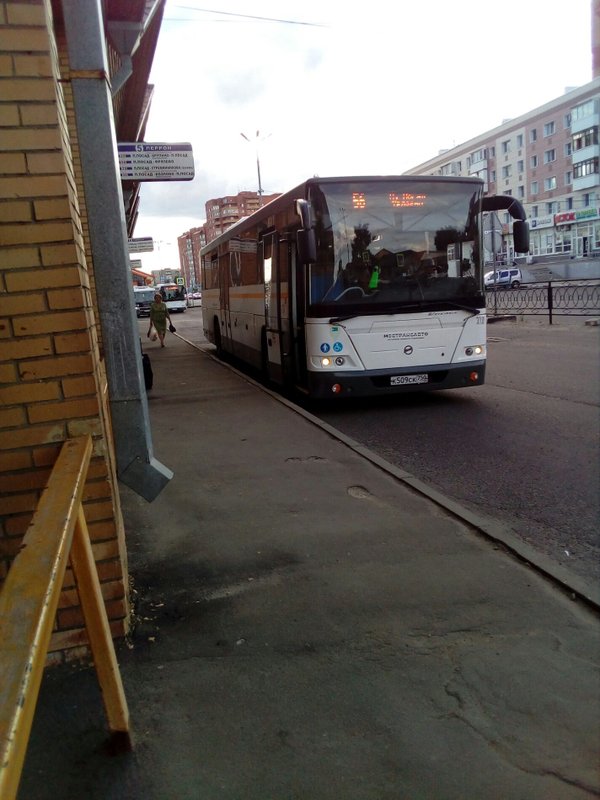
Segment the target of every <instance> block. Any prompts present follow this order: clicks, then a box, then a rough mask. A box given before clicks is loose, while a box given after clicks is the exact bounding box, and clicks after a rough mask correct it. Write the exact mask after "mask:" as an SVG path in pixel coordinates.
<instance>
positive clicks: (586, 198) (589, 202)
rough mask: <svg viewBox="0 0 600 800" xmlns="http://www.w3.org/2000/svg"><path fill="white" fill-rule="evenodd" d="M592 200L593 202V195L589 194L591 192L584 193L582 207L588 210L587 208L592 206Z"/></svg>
mask: <svg viewBox="0 0 600 800" xmlns="http://www.w3.org/2000/svg"><path fill="white" fill-rule="evenodd" d="M593 200H594V195H593V193H591V192H586V193H585V194H584V195H583V205H584V207H585V208H589V207H590V206H591V205H592V202H593Z"/></svg>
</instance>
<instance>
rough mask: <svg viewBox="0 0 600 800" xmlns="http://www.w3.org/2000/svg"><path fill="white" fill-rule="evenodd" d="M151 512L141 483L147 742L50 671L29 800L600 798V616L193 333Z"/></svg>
mask: <svg viewBox="0 0 600 800" xmlns="http://www.w3.org/2000/svg"><path fill="white" fill-rule="evenodd" d="M149 352H150V353H151V357H152V366H153V369H154V376H155V388H154V389H153V391H152V392H151V395H150V411H151V418H152V425H153V439H154V446H155V451H156V454H157V457H159V458H160V460H161V461H163V463H165V464H166V465H167V466H169V467H170V468H171V469H173V470H174V472H175V478H174V479H173V480H172V481H171V483H170V484H169V486H167V487H166V489H165V490H164V491H163V492H162V494H161V495H160V497H159V498H158V500H156V501H155V502H154V503H153V504H150V505H148V504H147V503H145V502H144V501H143V500H142V499H141V498H139V497H137V496H136V495H134V494H133V493H132V492H130V491H129V490H127V489H122V500H123V509H124V515H125V520H126V528H127V535H128V549H129V557H130V570H131V574H132V578H133V585H134V587H135V597H136V613H137V619H138V623H137V626H136V628H135V631H134V634H133V637H132V641H131V646H130V648H128V647H126V646H125V645H123V646H122V647H121V648H120V651H119V660H120V663H121V668H122V674H123V678H124V682H125V686H126V692H127V697H128V702H129V706H130V712H131V720H132V729H133V736H134V742H135V749H134V751H133V753H131V754H128V755H121V756H117V757H109V756H107V755H106V754H105V753H104V751H103V748H102V743H103V741H104V738H105V735H106V728H105V720H104V716H103V711H102V706H101V700H100V697H99V692H98V689H97V685H96V679H95V674H94V672H93V671H90V670H83V669H80V668H73V667H67V668H64V669H63V668H61V669H58V670H52V671H49V672H48V673H47V674H46V677H45V679H44V685H43V690H42V694H41V698H40V704H39V711H38V714H37V716H36V719H35V723H34V731H33V735H32V739H31V743H30V748H29V754H28V757H27V761H26V764H25V770H24V775H23V780H22V785H21V792H20V795H19V797H20V800H46V798H52V800H55V798H56V797H62V798H69V799H70V798H73V799H75V798H77V799H79V798H86V800H95V799H96V798H98V800H113V798H114V799H115V800H116V798H119V800H121V799H122V798H131V799H132V800H137V798H140V799H141V798H144V800H175V798H176V799H177V800H188V798H189V800H196V798H197V799H198V800H199V799H200V798H202V800H213V799H214V800H217V799H218V800H292V798H293V800H330V799H331V800H334V798H335V800H340V799H342V798H343V800H404V799H405V798H406V800H424V799H425V798H427V799H428V800H429V799H430V798H431V800H459V798H460V800H511V799H512V798H515V800H571V799H573V800H577V799H579V798H591V797H598V796H600V763H599V758H598V752H599V750H598V746H599V744H600V669H599V664H600V636H599V633H600V626H599V620H598V616H597V615H596V614H594V613H592V612H591V611H589V610H588V609H587V608H586V607H585V606H583V605H582V604H580V603H578V602H574V601H573V600H571V599H570V597H569V596H568V594H566V593H564V592H562V591H561V590H559V589H558V588H556V586H555V585H554V584H552V583H550V582H548V581H547V580H546V579H544V578H542V577H541V576H540V575H539V574H538V573H536V572H535V571H533V570H532V569H529V568H528V567H526V566H525V565H524V564H522V563H520V562H518V561H517V560H515V559H514V558H513V557H512V556H510V554H508V553H507V552H505V551H504V550H503V549H502V548H501V547H499V546H496V547H494V546H493V545H492V544H490V543H489V542H487V541H484V540H482V539H481V538H480V537H479V536H478V535H477V534H476V533H475V532H474V531H473V530H471V529H470V528H469V527H467V525H466V524H465V523H463V522H461V521H460V520H458V519H457V518H455V517H453V516H451V515H450V514H449V513H448V512H446V511H444V510H442V509H441V508H439V507H438V506H437V505H435V504H434V503H432V502H431V501H430V500H428V499H427V498H425V497H423V496H422V495H420V494H418V493H416V492H413V491H412V490H411V489H410V488H408V487H407V486H405V485H403V484H401V483H400V482H398V481H397V480H395V479H394V478H393V477H392V476H391V475H389V474H388V473H386V472H384V471H382V470H381V469H379V468H378V467H377V465H376V464H374V463H373V462H372V461H370V460H368V459H366V458H364V457H363V456H361V454H360V453H358V452H356V451H355V450H352V449H350V448H349V447H347V446H346V445H345V444H344V443H343V442H341V441H339V440H338V439H337V438H335V437H334V436H331V435H329V434H328V433H327V431H325V430H323V429H322V428H320V427H318V426H316V425H314V424H312V423H311V421H310V420H309V419H307V418H306V417H305V416H302V415H300V414H297V413H296V412H295V411H294V410H293V408H292V407H291V406H289V405H286V404H284V403H281V402H279V401H278V400H277V399H275V398H273V397H271V396H270V395H269V394H268V393H266V392H264V391H262V390H261V389H260V388H259V387H256V386H255V385H254V384H253V383H252V382H251V381H248V380H247V379H245V378H244V377H243V376H240V375H239V374H238V373H236V372H235V371H232V370H230V369H229V368H228V367H227V366H225V365H223V364H220V363H219V362H217V361H215V360H213V359H212V358H211V357H210V356H209V355H208V354H207V353H205V352H202V351H199V350H198V349H195V348H193V347H192V346H190V345H189V344H186V343H185V342H184V341H183V340H181V339H179V338H177V337H169V338H168V339H167V347H166V348H165V349H164V350H160V349H155V348H149Z"/></svg>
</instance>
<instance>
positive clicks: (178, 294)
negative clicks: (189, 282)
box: [160, 284, 185, 303]
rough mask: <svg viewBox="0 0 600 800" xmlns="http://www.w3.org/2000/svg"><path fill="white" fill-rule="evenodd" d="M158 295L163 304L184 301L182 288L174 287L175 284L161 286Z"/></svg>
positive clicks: (183, 288) (183, 289)
mask: <svg viewBox="0 0 600 800" xmlns="http://www.w3.org/2000/svg"><path fill="white" fill-rule="evenodd" d="M160 293H161V294H162V296H163V300H164V301H165V303H168V302H170V301H172V300H185V287H184V286H176V285H175V284H173V285H172V286H161V287H160Z"/></svg>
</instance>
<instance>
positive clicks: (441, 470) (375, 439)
mask: <svg viewBox="0 0 600 800" xmlns="http://www.w3.org/2000/svg"><path fill="white" fill-rule="evenodd" d="M143 324H144V323H142V325H143ZM175 324H176V325H177V327H178V330H179V332H180V333H181V334H182V335H183V336H186V337H189V338H190V340H191V341H196V342H198V343H204V344H206V342H205V340H204V338H203V336H202V330H201V328H202V323H201V310H200V308H192V309H188V312H187V313H186V314H185V315H181V316H178V317H177V318H175ZM599 332H600V328H598V327H591V326H586V325H585V321H584V320H582V319H560V320H559V321H558V324H554V325H552V326H550V325H548V323H547V321H545V320H543V321H541V320H535V319H533V320H529V321H528V322H510V321H503V322H499V323H495V324H494V325H490V326H489V327H488V367H487V376H486V384H485V385H484V386H481V387H475V388H472V389H465V390H450V391H445V392H430V393H426V392H424V393H418V394H409V395H404V396H397V397H389V398H384V399H368V400H366V399H365V400H355V401H350V402H344V403H343V404H339V405H334V404H331V403H318V404H317V403H314V402H313V403H309V404H306V407H307V408H308V410H310V411H311V413H313V414H314V415H315V416H318V417H319V418H320V419H322V420H324V421H325V422H327V423H328V424H330V425H332V426H334V427H335V428H337V429H338V430H339V431H341V432H342V433H344V434H346V435H347V436H350V437H351V438H353V439H355V440H356V441H358V442H360V443H361V444H364V445H366V446H367V447H369V448H370V449H371V450H373V451H374V452H376V453H377V454H379V455H381V456H382V457H383V458H385V459H386V460H387V461H389V462H391V463H392V464H395V465H397V466H399V467H401V468H402V469H404V470H406V471H408V472H410V473H412V474H413V475H415V476H416V477H418V478H420V479H421V480H423V481H425V482H426V483H427V484H429V485H430V486H431V487H432V488H435V489H437V490H439V491H441V492H442V493H443V494H445V495H447V496H448V497H450V498H452V499H454V500H456V501H458V502H460V503H461V504H462V505H463V506H465V507H467V508H469V509H471V510H473V511H476V512H478V513H483V514H485V515H486V516H488V517H492V518H494V519H498V520H501V521H502V522H503V523H504V524H505V525H508V526H510V527H511V528H512V530H513V531H514V533H515V534H516V536H517V537H519V538H521V539H522V540H524V541H526V542H527V543H528V544H529V545H531V546H532V547H534V548H535V549H536V550H538V551H540V552H541V553H543V554H545V555H546V556H549V557H550V558H551V559H552V560H553V561H554V562H555V563H558V564H560V565H562V566H563V567H565V568H567V569H569V570H571V571H572V572H574V573H575V574H577V575H579V576H581V577H582V578H584V579H585V580H586V581H588V582H592V583H594V582H597V581H598V579H600V525H599V521H600V492H599V488H600V446H599V436H598V433H599V430H600V426H599V420H600V417H599V413H598V411H599V406H600V370H599V367H598V365H599V364H600V359H599V351H600V347H599V345H600V337H599Z"/></svg>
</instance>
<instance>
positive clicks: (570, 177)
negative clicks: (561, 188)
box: [565, 169, 573, 186]
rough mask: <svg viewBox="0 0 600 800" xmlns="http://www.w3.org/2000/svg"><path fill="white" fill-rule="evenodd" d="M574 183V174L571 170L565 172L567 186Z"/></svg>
mask: <svg viewBox="0 0 600 800" xmlns="http://www.w3.org/2000/svg"><path fill="white" fill-rule="evenodd" d="M572 183H573V173H572V172H571V170H570V169H569V170H567V171H566V172H565V186H570V185H571V184H572Z"/></svg>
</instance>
